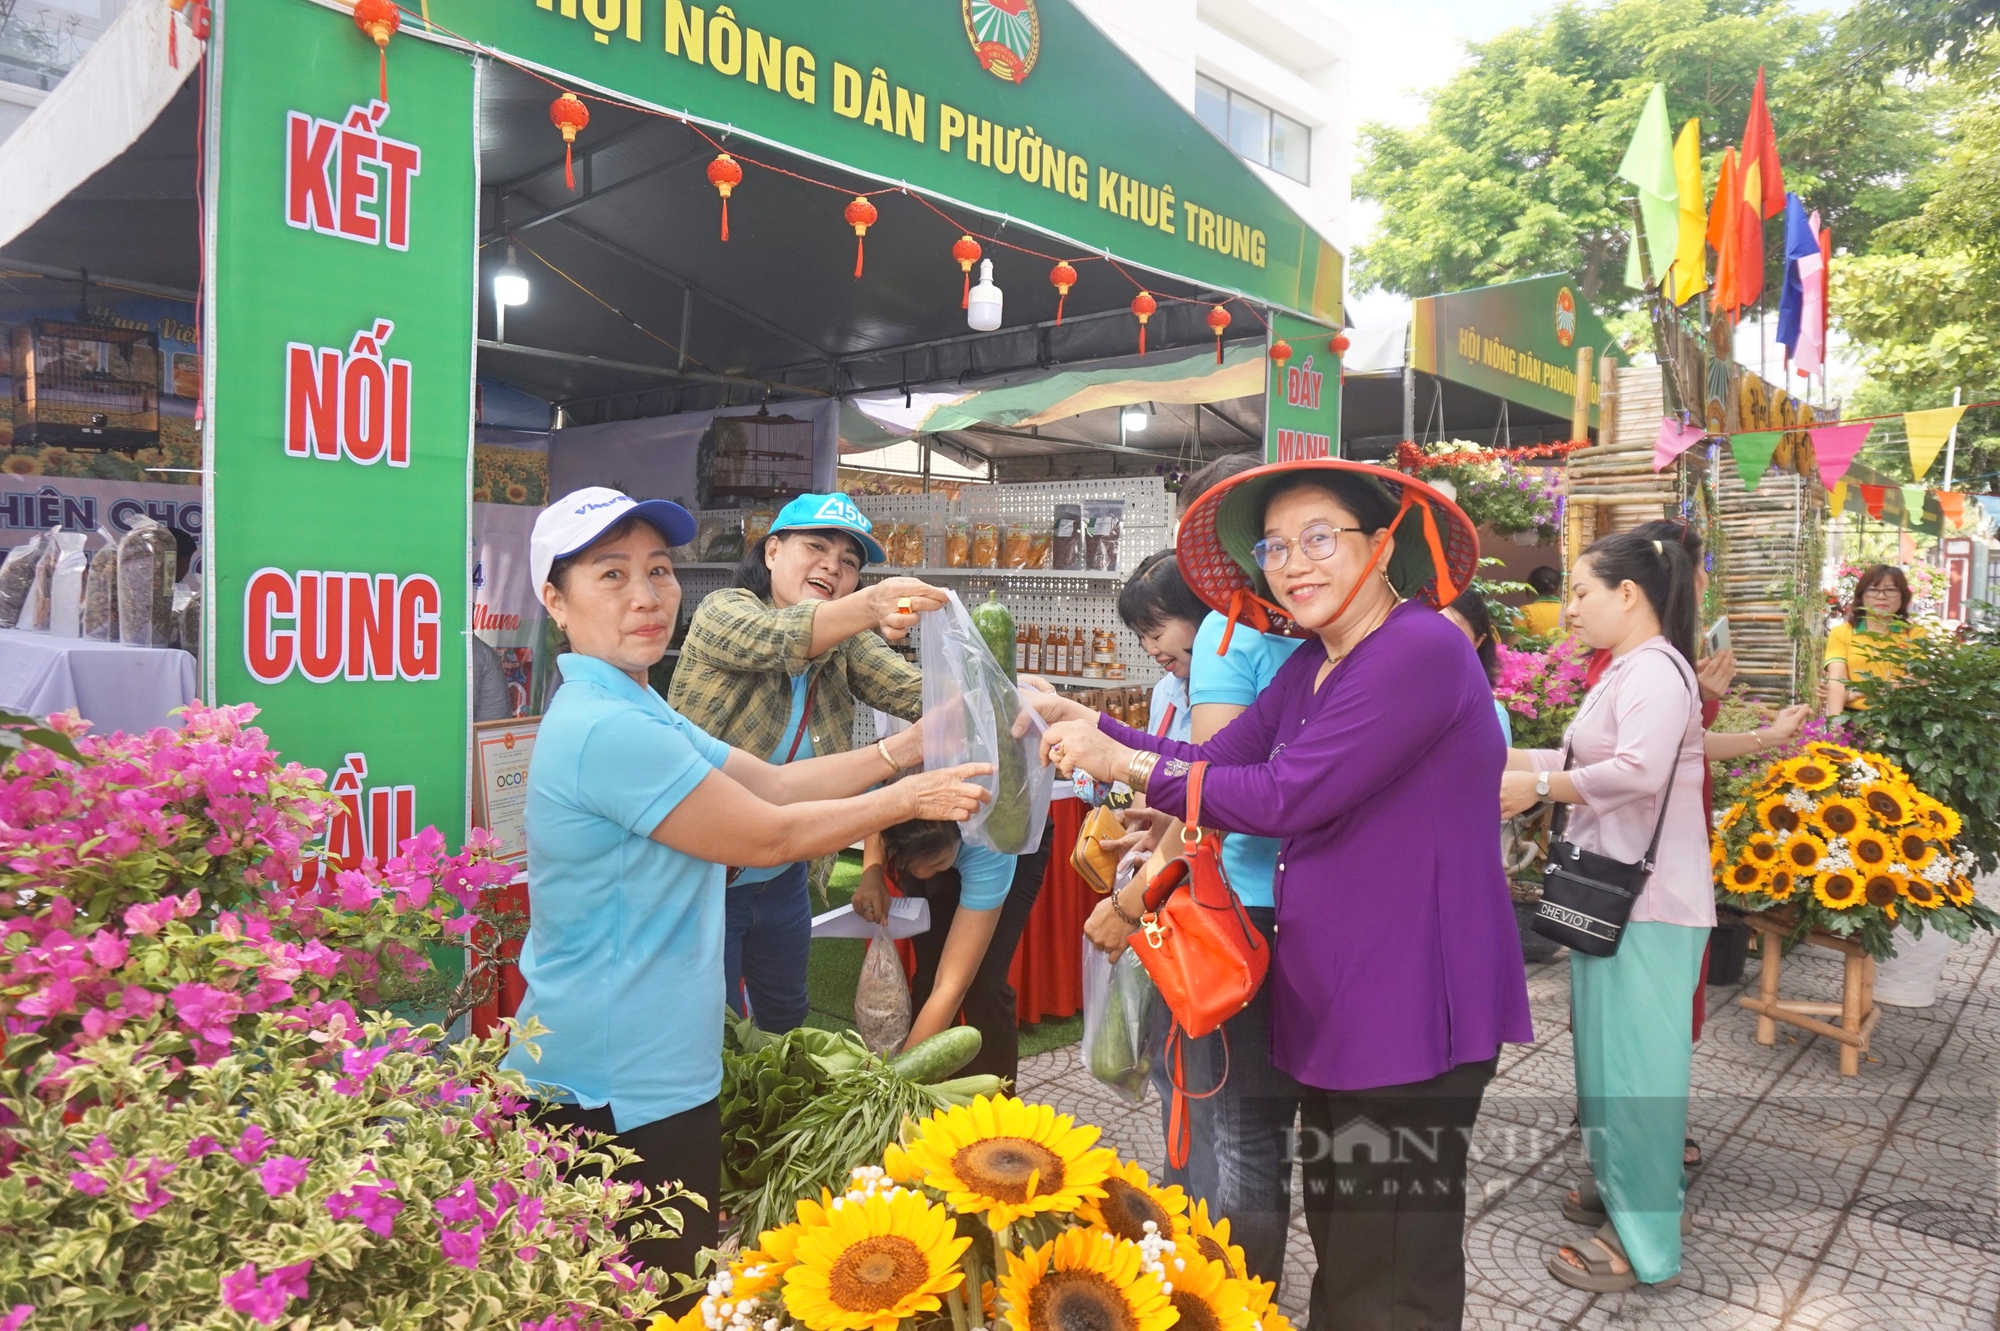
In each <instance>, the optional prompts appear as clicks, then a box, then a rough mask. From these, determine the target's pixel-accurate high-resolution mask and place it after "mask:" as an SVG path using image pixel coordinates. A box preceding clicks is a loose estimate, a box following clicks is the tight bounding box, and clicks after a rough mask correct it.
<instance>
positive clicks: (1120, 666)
mask: <svg viewBox="0 0 2000 1331" xmlns="http://www.w3.org/2000/svg"><path fill="white" fill-rule="evenodd" d="M1104 677H1105V678H1106V679H1123V678H1125V663H1124V662H1123V661H1113V662H1112V663H1111V664H1110V665H1108V666H1106V667H1104Z"/></svg>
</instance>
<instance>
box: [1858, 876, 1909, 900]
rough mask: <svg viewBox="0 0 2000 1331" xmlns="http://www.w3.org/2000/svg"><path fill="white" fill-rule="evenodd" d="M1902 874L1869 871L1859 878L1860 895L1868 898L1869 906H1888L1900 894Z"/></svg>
mask: <svg viewBox="0 0 2000 1331" xmlns="http://www.w3.org/2000/svg"><path fill="white" fill-rule="evenodd" d="M1902 891H1903V876H1902V875H1901V874H1894V873H1886V872H1884V873H1871V874H1869V875H1868V876H1867V877H1866V878H1864V879H1862V880H1861V895H1863V896H1864V897H1867V898H1868V904H1869V905H1871V906H1890V907H1893V906H1894V905H1895V904H1896V898H1897V897H1899V896H1901V895H1902Z"/></svg>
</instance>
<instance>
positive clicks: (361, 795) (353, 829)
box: [324, 753, 417, 871]
mask: <svg viewBox="0 0 2000 1331" xmlns="http://www.w3.org/2000/svg"><path fill="white" fill-rule="evenodd" d="M367 776H368V755H367V754H365V753H350V754H348V755H347V761H346V762H344V763H342V764H341V766H340V770H339V771H337V772H335V773H334V774H333V780H331V781H329V782H328V783H327V789H328V790H329V791H331V792H332V794H333V796H334V807H333V816H332V817H331V818H329V819H328V820H327V825H326V848H325V852H324V853H325V856H326V860H327V862H328V867H329V868H331V869H333V870H335V871H338V870H342V869H357V868H359V867H360V866H361V861H362V860H363V859H364V858H368V859H373V860H374V861H375V862H376V863H377V864H386V863H387V862H388V861H389V860H390V859H392V858H393V857H395V856H396V855H397V854H398V853H400V851H401V849H402V845H403V843H404V842H405V841H408V840H409V839H410V838H411V837H413V836H415V835H416V834H417V788H416V787H415V786H370V787H369V788H367V789H366V790H363V789H362V786H361V783H362V781H363V780H365V779H366V778H367Z"/></svg>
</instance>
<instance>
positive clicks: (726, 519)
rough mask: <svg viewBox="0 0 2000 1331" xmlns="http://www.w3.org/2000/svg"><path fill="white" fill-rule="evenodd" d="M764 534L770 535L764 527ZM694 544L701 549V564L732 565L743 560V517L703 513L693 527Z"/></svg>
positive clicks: (734, 514) (739, 514) (730, 513)
mask: <svg viewBox="0 0 2000 1331" xmlns="http://www.w3.org/2000/svg"><path fill="white" fill-rule="evenodd" d="M764 530H765V533H766V534H767V535H768V534H769V533H770V528H769V527H766V528H765V529H764ZM694 541H695V544H696V545H698V546H700V547H701V562H703V563H706V564H734V563H736V562H737V561H738V560H740V559H742V558H743V515H742V514H741V513H736V512H728V511H717V512H708V513H703V514H702V515H701V517H700V518H699V519H698V520H697V522H696V525H695V535H694Z"/></svg>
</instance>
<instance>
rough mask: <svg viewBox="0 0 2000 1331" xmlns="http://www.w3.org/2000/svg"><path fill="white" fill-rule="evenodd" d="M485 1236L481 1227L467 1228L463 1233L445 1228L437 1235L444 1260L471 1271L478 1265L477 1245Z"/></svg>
mask: <svg viewBox="0 0 2000 1331" xmlns="http://www.w3.org/2000/svg"><path fill="white" fill-rule="evenodd" d="M485 1238H486V1231H485V1230H483V1229H478V1228H474V1229H468V1230H466V1231H464V1232H463V1233H461V1232H459V1231H458V1230H453V1229H447V1230H445V1231H444V1232H443V1233H442V1234H440V1235H438V1246H439V1247H440V1248H442V1249H443V1250H444V1258H445V1260H446V1261H448V1262H450V1263H451V1264H452V1265H454V1266H462V1267H464V1268H465V1269H466V1270H468V1271H471V1270H475V1269H476V1268H477V1267H478V1266H479V1247H480V1244H481V1243H482V1242H484V1241H485Z"/></svg>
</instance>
